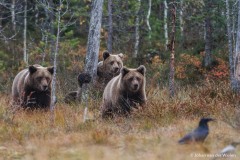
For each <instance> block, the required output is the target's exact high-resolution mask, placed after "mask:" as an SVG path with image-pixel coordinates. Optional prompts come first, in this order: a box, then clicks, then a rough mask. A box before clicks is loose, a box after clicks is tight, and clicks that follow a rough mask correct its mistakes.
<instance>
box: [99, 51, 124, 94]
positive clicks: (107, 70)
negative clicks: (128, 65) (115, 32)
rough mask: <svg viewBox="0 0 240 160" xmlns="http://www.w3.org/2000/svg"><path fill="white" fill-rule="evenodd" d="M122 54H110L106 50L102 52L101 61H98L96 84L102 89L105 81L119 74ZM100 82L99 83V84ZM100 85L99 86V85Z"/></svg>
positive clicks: (105, 83) (121, 65)
mask: <svg viewBox="0 0 240 160" xmlns="http://www.w3.org/2000/svg"><path fill="white" fill-rule="evenodd" d="M122 61H123V54H122V53H119V54H116V55H113V54H110V53H109V52H108V51H104V52H103V61H100V62H99V63H98V67H97V80H96V81H97V83H98V84H97V85H98V87H101V88H102V90H103V89H104V88H105V86H106V85H107V83H108V82H109V81H110V80H111V79H112V78H113V77H115V76H117V75H119V73H120V70H121V68H122V67H123V62H122ZM99 83H100V84H99ZM99 85H100V86H99Z"/></svg>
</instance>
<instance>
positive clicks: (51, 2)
mask: <svg viewBox="0 0 240 160" xmlns="http://www.w3.org/2000/svg"><path fill="white" fill-rule="evenodd" d="M52 8H53V0H49V9H50V11H49V12H48V14H49V22H50V38H49V41H50V43H51V48H50V52H51V53H50V56H51V61H52V62H53V61H54V47H53V46H54V15H53V9H52Z"/></svg>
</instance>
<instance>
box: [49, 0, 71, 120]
mask: <svg viewBox="0 0 240 160" xmlns="http://www.w3.org/2000/svg"><path fill="white" fill-rule="evenodd" d="M63 4H64V5H65V6H66V9H63ZM45 7H46V6H45ZM68 7H69V1H68V0H59V4H58V6H57V7H56V8H55V10H56V11H57V13H56V15H55V16H56V23H57V33H56V41H55V45H54V46H53V47H54V57H53V67H54V73H53V79H52V92H51V105H50V111H51V122H54V119H55V113H54V109H55V103H56V101H57V99H56V75H57V66H58V65H57V62H58V61H57V57H58V52H59V39H60V34H61V33H62V32H63V31H64V29H65V28H66V27H68V26H70V25H72V24H71V23H70V22H68V23H66V24H62V22H61V18H62V17H64V16H65V15H66V14H67V13H68ZM53 15H54V14H53Z"/></svg>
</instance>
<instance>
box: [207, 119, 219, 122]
mask: <svg viewBox="0 0 240 160" xmlns="http://www.w3.org/2000/svg"><path fill="white" fill-rule="evenodd" d="M208 121H213V122H216V121H217V120H216V119H213V118H209V120H208Z"/></svg>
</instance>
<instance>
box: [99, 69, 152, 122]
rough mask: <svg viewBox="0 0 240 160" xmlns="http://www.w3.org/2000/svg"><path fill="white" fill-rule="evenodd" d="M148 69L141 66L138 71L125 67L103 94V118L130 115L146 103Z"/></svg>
mask: <svg viewBox="0 0 240 160" xmlns="http://www.w3.org/2000/svg"><path fill="white" fill-rule="evenodd" d="M145 72H146V68H145V66H143V65H141V66H139V67H138V68H136V69H129V68H126V67H123V68H122V69H121V73H120V74H119V75H118V76H116V77H114V78H113V79H112V80H111V81H110V82H109V83H108V84H107V86H106V88H105V89H104V93H103V102H102V106H101V115H102V117H103V118H106V117H109V116H110V117H112V116H115V115H126V114H129V113H130V111H131V109H132V107H137V105H138V104H139V105H140V106H144V104H145V103H146V100H147V98H146V93H145V84H146V78H145Z"/></svg>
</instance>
